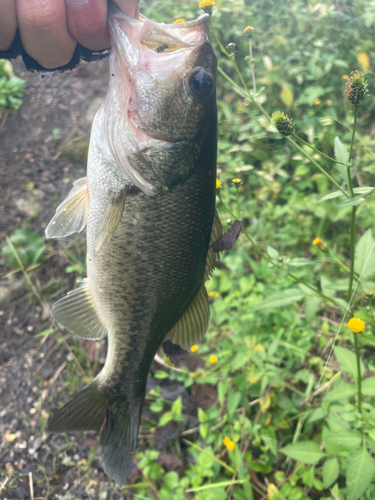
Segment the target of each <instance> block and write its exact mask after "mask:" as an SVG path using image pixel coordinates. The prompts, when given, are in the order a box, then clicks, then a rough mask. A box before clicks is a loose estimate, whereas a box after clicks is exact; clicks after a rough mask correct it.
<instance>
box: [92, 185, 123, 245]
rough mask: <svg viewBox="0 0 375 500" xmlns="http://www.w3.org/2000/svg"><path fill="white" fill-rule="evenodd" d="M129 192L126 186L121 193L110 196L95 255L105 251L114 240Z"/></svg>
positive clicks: (97, 239)
mask: <svg viewBox="0 0 375 500" xmlns="http://www.w3.org/2000/svg"><path fill="white" fill-rule="evenodd" d="M127 191H128V186H125V187H124V188H123V189H121V191H119V192H117V193H115V192H113V193H111V194H110V195H109V197H108V202H107V205H106V207H105V209H104V213H103V216H102V219H101V221H100V223H99V226H98V229H97V232H96V238H95V254H98V253H99V252H100V251H101V250H103V249H104V247H105V246H106V244H107V243H108V242H109V240H110V239H111V238H112V236H113V233H114V232H115V231H116V228H117V226H118V224H119V222H120V220H121V217H122V213H123V211H124V206H125V199H126V194H127Z"/></svg>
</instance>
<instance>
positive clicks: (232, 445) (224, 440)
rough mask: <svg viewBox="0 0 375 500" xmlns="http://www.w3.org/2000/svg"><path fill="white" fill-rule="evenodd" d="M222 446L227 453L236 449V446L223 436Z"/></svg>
mask: <svg viewBox="0 0 375 500" xmlns="http://www.w3.org/2000/svg"><path fill="white" fill-rule="evenodd" d="M223 445H224V446H226V448H227V449H228V450H229V451H233V450H234V448H235V447H236V445H235V444H234V442H233V441H231V440H230V439H229V437H227V436H225V438H224V439H223Z"/></svg>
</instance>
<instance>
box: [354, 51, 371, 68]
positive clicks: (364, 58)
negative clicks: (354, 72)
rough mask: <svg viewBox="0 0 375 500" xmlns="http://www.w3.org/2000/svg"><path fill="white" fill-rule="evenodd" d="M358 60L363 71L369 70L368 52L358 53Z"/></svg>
mask: <svg viewBox="0 0 375 500" xmlns="http://www.w3.org/2000/svg"><path fill="white" fill-rule="evenodd" d="M357 61H358V62H359V64H360V65H361V66H362V69H363V71H368V69H369V68H370V58H369V56H368V55H367V54H366V52H360V53H359V54H358V55H357Z"/></svg>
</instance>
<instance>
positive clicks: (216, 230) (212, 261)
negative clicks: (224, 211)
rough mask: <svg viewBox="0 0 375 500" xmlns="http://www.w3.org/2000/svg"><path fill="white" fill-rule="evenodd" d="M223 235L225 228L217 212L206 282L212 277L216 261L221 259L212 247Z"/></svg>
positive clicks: (208, 254) (205, 276) (209, 250)
mask: <svg viewBox="0 0 375 500" xmlns="http://www.w3.org/2000/svg"><path fill="white" fill-rule="evenodd" d="M222 234H223V226H222V224H221V220H220V217H219V214H218V213H217V211H216V210H215V215H214V222H213V224H212V232H211V238H210V246H209V248H208V252H207V258H206V265H205V268H204V281H207V280H208V278H209V277H210V275H211V273H212V271H213V269H214V267H215V264H216V261H217V260H218V259H219V255H218V254H215V252H214V251H213V250H212V248H211V245H212V244H213V243H214V242H215V241H217V240H218V239H219V238H220V237H221V235H222Z"/></svg>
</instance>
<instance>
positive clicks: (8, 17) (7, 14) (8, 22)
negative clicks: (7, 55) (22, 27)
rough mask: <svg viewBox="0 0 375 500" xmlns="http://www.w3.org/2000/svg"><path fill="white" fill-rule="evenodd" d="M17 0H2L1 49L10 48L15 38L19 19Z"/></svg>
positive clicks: (0, 3)
mask: <svg viewBox="0 0 375 500" xmlns="http://www.w3.org/2000/svg"><path fill="white" fill-rule="evenodd" d="M14 1H15V0H0V12H1V18H0V50H8V49H9V48H10V46H11V45H12V42H13V40H14V37H15V34H16V29H17V19H16V5H15V3H14Z"/></svg>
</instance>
